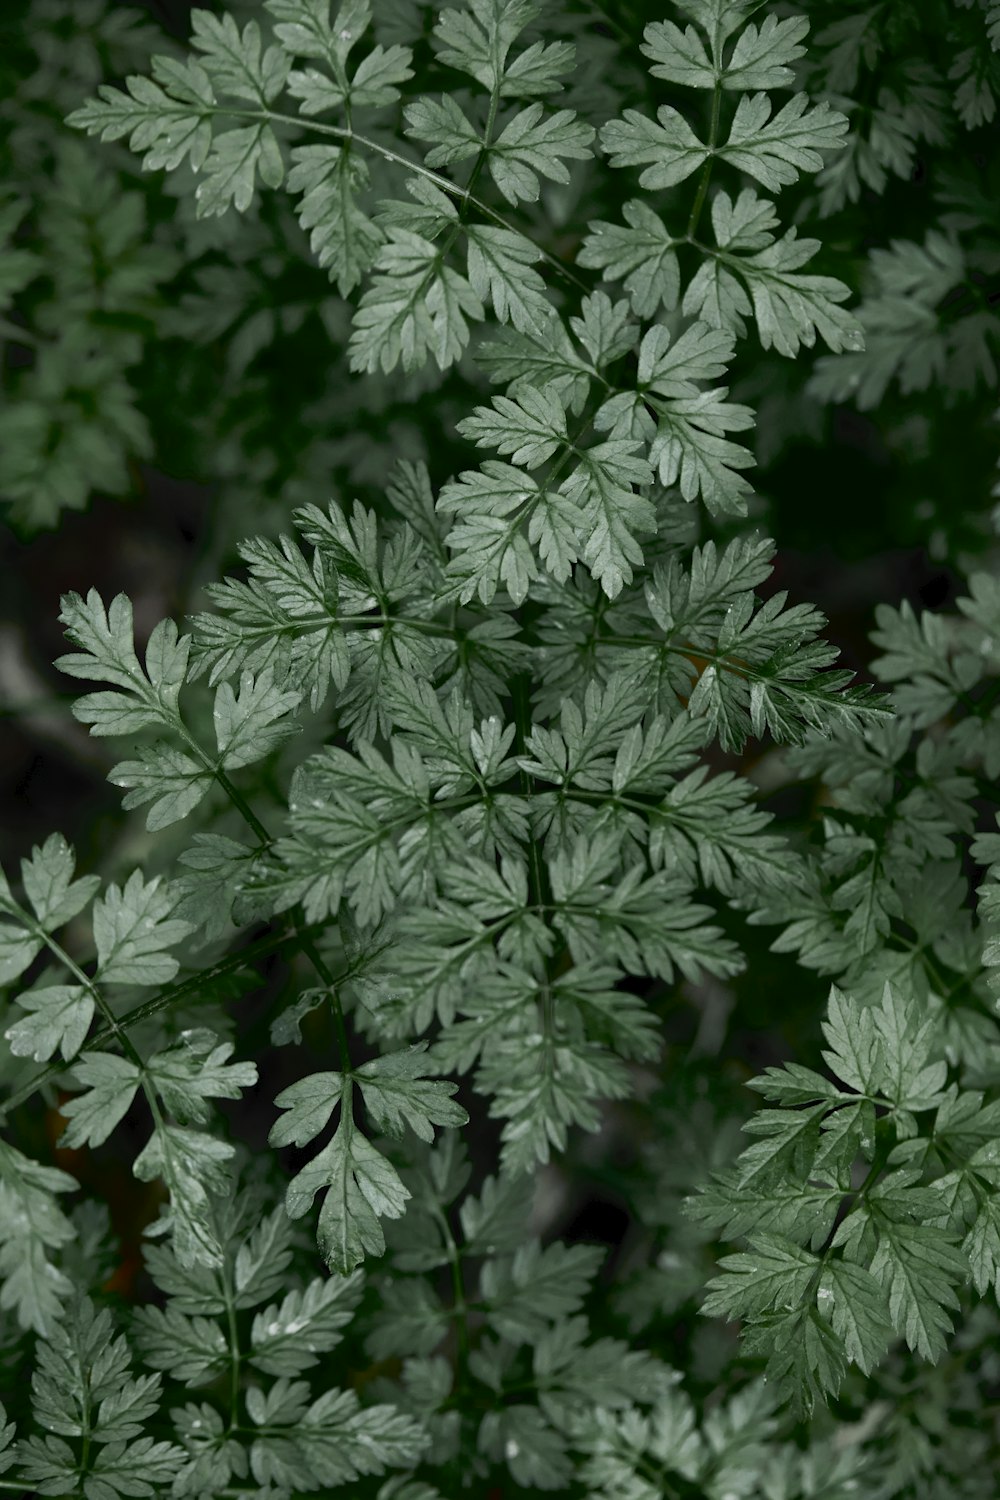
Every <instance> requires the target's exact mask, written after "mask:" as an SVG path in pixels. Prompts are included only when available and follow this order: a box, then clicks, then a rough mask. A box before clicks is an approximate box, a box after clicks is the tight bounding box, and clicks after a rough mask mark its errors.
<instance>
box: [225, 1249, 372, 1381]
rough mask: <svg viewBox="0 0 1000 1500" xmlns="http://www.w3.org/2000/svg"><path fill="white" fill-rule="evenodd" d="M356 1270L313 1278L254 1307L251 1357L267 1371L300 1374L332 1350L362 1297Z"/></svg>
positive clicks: (270, 1372) (268, 1372)
mask: <svg viewBox="0 0 1000 1500" xmlns="http://www.w3.org/2000/svg"><path fill="white" fill-rule="evenodd" d="M363 1289H364V1281H363V1277H362V1274H361V1272H360V1271H354V1272H352V1273H351V1275H349V1276H345V1277H344V1278H343V1279H342V1280H337V1281H333V1280H329V1281H311V1282H310V1283H309V1285H308V1286H307V1287H305V1288H304V1289H303V1290H302V1291H292V1292H289V1293H288V1295H287V1296H286V1297H285V1298H284V1300H283V1301H282V1302H281V1304H280V1306H279V1305H278V1304H277V1303H273V1304H272V1305H271V1306H269V1307H267V1308H266V1309H265V1310H264V1311H262V1312H258V1313H257V1314H256V1316H255V1317H254V1320H253V1329H252V1330H251V1335H250V1344H251V1352H250V1355H249V1360H250V1363H251V1364H252V1365H254V1366H255V1367H256V1369H258V1370H263V1371H264V1373H265V1374H266V1375H300V1374H301V1373H302V1371H303V1370H309V1369H311V1368H312V1367H313V1366H314V1365H315V1364H317V1363H318V1356H319V1355H321V1354H326V1353H328V1352H329V1351H330V1350H331V1349H335V1348H336V1346H337V1345H338V1344H339V1343H340V1342H341V1339H342V1337H343V1335H342V1333H341V1329H343V1328H344V1327H345V1326H346V1325H347V1324H348V1323H349V1322H350V1321H351V1319H352V1317H353V1316H354V1313H355V1311H356V1309H357V1306H358V1303H359V1302H360V1300H361V1294H362V1291H363Z"/></svg>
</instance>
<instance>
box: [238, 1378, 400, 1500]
mask: <svg viewBox="0 0 1000 1500" xmlns="http://www.w3.org/2000/svg"><path fill="white" fill-rule="evenodd" d="M308 1392H309V1388H308V1386H307V1385H306V1384H305V1382H304V1381H295V1382H290V1381H288V1380H287V1379H285V1378H284V1377H281V1378H279V1379H278V1380H277V1381H275V1383H274V1385H273V1386H271V1388H270V1390H269V1391H268V1392H267V1393H266V1394H265V1393H264V1392H263V1391H262V1390H261V1389H260V1387H259V1386H252V1387H251V1388H250V1389H249V1390H248V1391H247V1398H246V1405H247V1412H248V1414H249V1416H250V1420H251V1422H252V1423H253V1424H254V1437H253V1442H252V1444H251V1448H250V1463H251V1465H252V1468H253V1473H254V1477H255V1478H256V1479H257V1481H258V1483H260V1484H263V1485H266V1486H268V1487H271V1486H277V1487H279V1488H280V1489H281V1490H283V1491H285V1492H288V1491H292V1490H309V1489H317V1488H318V1489H322V1490H329V1489H332V1488H334V1487H339V1486H341V1485H344V1484H351V1483H353V1482H355V1481H356V1480H357V1479H358V1478H359V1477H360V1476H361V1475H363V1474H382V1473H384V1472H385V1470H386V1469H387V1468H397V1467H398V1468H408V1467H411V1466H412V1465H414V1464H415V1463H417V1462H418V1460H419V1459H420V1457H421V1455H422V1453H423V1451H424V1449H425V1447H426V1446H427V1437H426V1435H425V1432H424V1429H423V1427H422V1426H421V1424H419V1423H418V1422H416V1421H414V1420H413V1418H411V1417H409V1416H405V1415H404V1414H403V1413H402V1412H398V1411H397V1410H396V1408H395V1407H393V1406H385V1405H383V1406H368V1407H364V1408H362V1407H361V1406H360V1405H359V1402H358V1397H357V1394H356V1393H355V1392H354V1391H352V1390H351V1391H341V1390H337V1389H336V1388H333V1389H330V1390H327V1391H325V1392H324V1393H323V1395H322V1396H320V1397H319V1398H318V1399H317V1400H316V1401H313V1402H312V1403H309V1402H308Z"/></svg>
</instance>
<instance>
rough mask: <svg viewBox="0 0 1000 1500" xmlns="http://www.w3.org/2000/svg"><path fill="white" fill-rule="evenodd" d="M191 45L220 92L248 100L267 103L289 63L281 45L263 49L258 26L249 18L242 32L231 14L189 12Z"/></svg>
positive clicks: (282, 81) (278, 88)
mask: <svg viewBox="0 0 1000 1500" xmlns="http://www.w3.org/2000/svg"><path fill="white" fill-rule="evenodd" d="M191 45H192V47H196V48H197V49H198V51H199V52H201V53H202V63H203V66H204V68H205V71H206V72H207V73H208V74H209V76H210V78H211V79H212V82H213V84H214V85H215V87H216V88H217V89H219V90H220V91H221V92H223V93H226V94H230V95H231V96H232V97H233V98H234V99H242V100H245V101H246V102H247V103H248V104H256V105H266V104H270V103H271V102H272V101H273V100H274V99H275V98H277V96H278V94H280V93H281V90H282V89H283V88H284V86H285V80H286V79H287V77H288V69H289V66H290V63H289V59H288V57H287V56H286V54H285V53H284V51H283V50H282V48H281V47H276V46H271V47H266V48H264V49H263V50H262V48H261V38H260V27H259V26H258V25H257V22H256V21H248V22H247V24H246V25H245V26H244V27H243V30H242V32H241V31H240V29H239V27H238V26H237V24H236V22H235V20H234V19H233V17H232V16H230V15H222V16H215V15H213V14H212V12H211V11H207V10H193V11H192V12H191Z"/></svg>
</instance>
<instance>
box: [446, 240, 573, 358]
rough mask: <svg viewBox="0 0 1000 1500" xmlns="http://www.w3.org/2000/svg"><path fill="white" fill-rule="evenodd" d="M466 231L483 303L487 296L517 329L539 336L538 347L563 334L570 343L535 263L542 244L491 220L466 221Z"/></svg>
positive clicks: (472, 277)
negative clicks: (488, 222)
mask: <svg viewBox="0 0 1000 1500" xmlns="http://www.w3.org/2000/svg"><path fill="white" fill-rule="evenodd" d="M465 237H466V241H467V243H468V257H469V258H468V275H469V285H470V286H471V287H472V290H473V292H474V293H475V295H476V296H477V297H478V298H479V300H480V302H482V303H484V304H485V302H486V301H487V299H488V300H489V301H490V302H491V303H492V305H493V311H494V312H495V313H496V316H497V318H498V320H499V321H500V322H501V323H510V324H511V325H512V326H513V327H514V328H515V329H516V330H517V331H518V333H521V334H525V335H527V336H528V337H529V338H532V339H533V338H536V337H537V338H538V339H540V340H541V350H540V351H539V352H540V353H541V351H546V352H549V351H550V350H551V346H552V341H553V340H554V339H556V338H558V337H559V335H561V341H562V343H563V344H564V345H565V346H569V340H568V339H567V337H566V333H565V330H564V329H563V327H562V324H561V322H560V321H559V320H558V319H557V318H556V316H555V312H554V309H553V307H552V304H551V303H550V302H549V300H548V297H547V295H546V291H545V282H544V281H543V280H542V278H541V276H540V275H539V274H538V272H537V271H535V270H533V269H532V267H533V266H534V265H535V263H536V261H538V260H540V259H541V251H540V250H539V248H538V246H537V245H535V244H534V243H533V242H532V241H531V240H529V239H527V238H526V237H525V236H524V235H521V234H517V233H515V231H514V230H512V229H506V228H499V227H497V226H495V225H493V224H475V223H470V224H467V225H466V227H465ZM569 357H572V356H569ZM538 383H541V382H538Z"/></svg>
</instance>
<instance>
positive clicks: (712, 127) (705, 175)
mask: <svg viewBox="0 0 1000 1500" xmlns="http://www.w3.org/2000/svg"><path fill="white" fill-rule="evenodd" d="M721 113H722V85H721V83H716V85H715V89H714V90H713V93H712V118H711V121H710V123H709V127H708V142H707V144H708V149H709V152H710V155H709V156H707V157H706V158H705V163H704V165H703V167H702V169H701V176H700V177H699V178H698V188H697V191H696V193H695V196H694V203H693V204H692V206H691V216H690V218H689V219H688V222H687V238H688V239H691V237H692V235H693V234H694V232H695V230H696V229H697V228H698V220H699V219H700V218H701V211H702V209H703V208H704V206H705V198H706V197H707V195H708V184H709V182H710V181H711V178H712V166H713V164H714V161H715V147H716V145H717V143H718V138H719V118H720V115H721Z"/></svg>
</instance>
